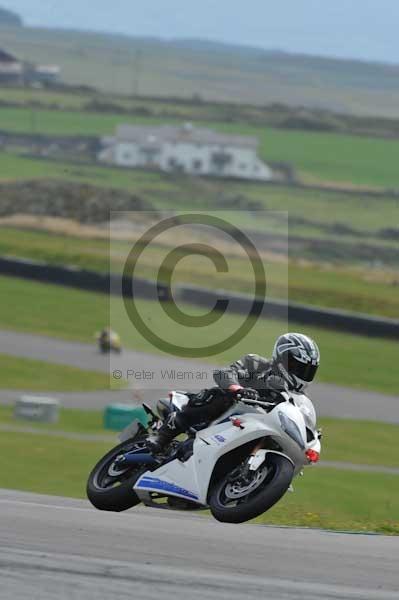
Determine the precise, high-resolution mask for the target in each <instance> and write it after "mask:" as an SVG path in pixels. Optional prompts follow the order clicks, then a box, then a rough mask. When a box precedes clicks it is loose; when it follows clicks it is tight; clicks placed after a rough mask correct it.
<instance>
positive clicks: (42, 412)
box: [14, 396, 60, 423]
mask: <svg viewBox="0 0 399 600" xmlns="http://www.w3.org/2000/svg"><path fill="white" fill-rule="evenodd" d="M59 413H60V403H59V401H58V400H56V399H55V398H44V397H41V396H22V397H21V398H19V399H17V400H16V402H15V406H14V417H15V418H16V419H23V420H25V421H39V422H40V423H57V421H58V419H59Z"/></svg>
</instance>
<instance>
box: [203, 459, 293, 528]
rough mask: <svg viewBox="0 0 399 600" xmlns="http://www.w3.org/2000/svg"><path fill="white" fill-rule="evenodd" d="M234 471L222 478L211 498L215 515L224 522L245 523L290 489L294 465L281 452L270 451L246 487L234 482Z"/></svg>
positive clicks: (264, 510) (210, 501)
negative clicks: (273, 452) (272, 452)
mask: <svg viewBox="0 0 399 600" xmlns="http://www.w3.org/2000/svg"><path fill="white" fill-rule="evenodd" d="M235 470H236V469H235ZM235 470H234V471H235ZM234 471H232V472H231V473H228V474H226V475H225V476H224V477H223V478H222V479H220V480H219V482H218V483H217V484H216V486H215V488H214V490H213V491H212V494H211V496H210V499H209V507H210V509H211V513H212V515H213V516H214V518H215V519H216V520H218V521H222V522H224V523H244V522H245V521H249V520H251V519H254V518H255V517H258V516H259V515H261V514H263V513H264V512H266V511H267V510H269V508H271V507H272V506H273V505H274V504H276V502H278V501H279V500H280V498H282V496H284V494H285V493H286V491H287V490H288V488H289V486H290V484H291V481H292V478H293V475H294V466H293V464H292V463H291V461H290V460H288V458H285V457H284V456H281V455H280V454H269V455H267V458H266V461H265V463H264V464H263V465H261V466H260V467H259V469H258V470H257V471H255V472H254V473H253V480H252V481H251V482H249V483H247V485H246V487H245V485H244V484H242V483H240V482H239V480H238V479H237V481H236V482H234V475H233V473H234ZM240 486H241V487H240Z"/></svg>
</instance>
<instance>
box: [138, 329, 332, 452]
mask: <svg viewBox="0 0 399 600" xmlns="http://www.w3.org/2000/svg"><path fill="white" fill-rule="evenodd" d="M319 364H320V352H319V349H318V347H317V344H316V343H315V342H314V341H313V340H312V339H311V338H309V337H307V336H305V335H302V334H299V333H287V334H285V335H282V336H280V337H279V338H278V339H277V341H276V343H275V346H274V350H273V356H272V359H271V360H268V359H266V358H263V357H261V356H259V355H258V354H247V355H246V356H244V357H243V358H240V359H239V360H237V361H236V362H234V363H232V364H231V365H230V366H229V367H227V368H224V369H218V370H216V371H214V380H215V383H216V384H217V385H218V387H216V388H212V389H210V390H203V391H202V392H200V393H199V394H195V395H194V394H192V395H190V400H189V402H188V404H187V405H186V406H185V407H184V408H183V409H182V410H181V411H180V412H178V413H176V412H173V413H171V414H170V415H168V417H167V418H166V420H165V422H164V423H163V425H162V427H161V428H160V429H159V430H158V432H157V433H156V434H155V436H151V437H150V440H149V441H150V445H151V447H152V450H153V451H154V452H161V451H162V450H163V449H164V448H165V447H166V446H167V445H168V444H169V443H170V442H171V441H172V440H173V438H174V437H175V436H176V435H178V434H179V433H183V432H184V431H187V430H188V429H189V428H190V427H192V426H194V425H196V426H200V425H201V426H206V425H208V424H209V423H210V422H211V421H213V420H215V419H217V418H218V417H219V416H220V415H222V414H223V413H224V412H225V411H226V410H228V409H229V408H230V407H231V406H232V405H233V404H234V403H235V402H236V401H238V400H239V399H240V397H245V398H247V399H249V400H257V399H259V398H263V399H265V400H267V401H268V402H276V403H278V402H279V401H281V392H283V391H289V390H291V391H297V392H302V391H304V389H305V388H306V387H307V385H308V384H309V383H310V382H311V381H313V379H314V377H315V375H316V372H317V369H318V366H319Z"/></svg>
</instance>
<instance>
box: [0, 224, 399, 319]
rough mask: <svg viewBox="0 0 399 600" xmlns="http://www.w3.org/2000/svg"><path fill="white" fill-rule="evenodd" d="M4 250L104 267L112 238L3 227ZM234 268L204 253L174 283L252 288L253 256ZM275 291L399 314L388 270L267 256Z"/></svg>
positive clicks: (153, 252) (117, 246)
mask: <svg viewBox="0 0 399 600" xmlns="http://www.w3.org/2000/svg"><path fill="white" fill-rule="evenodd" d="M0 232H1V236H0V254H1V255H10V256H18V257H28V258H30V259H36V260H43V261H45V262H48V263H50V264H63V265H76V266H79V267H82V268H88V269H93V270H98V271H109V268H110V260H109V241H108V239H95V238H90V237H76V236H73V235H61V234H52V233H47V232H42V231H32V230H29V229H17V228H13V227H1V228H0ZM130 247H131V243H130V242H113V243H112V252H113V260H112V269H113V270H117V271H122V269H123V264H124V258H123V257H124V256H126V255H127V253H128V251H129V249H130ZM167 251H169V248H166V247H164V246H158V245H156V244H153V245H152V246H151V248H150V249H149V250H148V251H147V252H146V253H145V254H144V255H143V259H142V260H141V261H140V262H139V265H138V269H137V275H138V276H141V277H147V278H149V279H154V278H155V277H156V275H157V273H156V268H157V266H158V265H160V264H161V262H162V260H163V258H164V256H165V253H166V252H167ZM228 262H229V273H227V274H226V275H223V276H221V275H220V274H217V273H216V272H215V269H214V267H213V264H212V263H210V262H208V261H204V260H201V259H197V260H196V259H194V258H193V259H190V260H186V261H182V262H181V263H180V264H179V266H178V268H177V269H176V271H175V274H174V279H173V281H174V283H182V282H184V283H192V284H196V285H202V286H204V287H217V288H223V289H231V290H234V291H239V292H247V293H251V292H252V290H253V274H252V273H250V272H249V271H248V269H247V260H246V259H241V258H239V257H238V258H234V257H231V256H230V257H228ZM265 267H266V271H267V280H268V295H269V297H275V298H279V297H282V298H284V297H285V296H286V295H287V283H288V294H289V298H290V300H291V301H296V302H303V303H309V304H314V305H320V306H327V307H334V308H340V309H346V310H354V311H358V312H365V313H370V314H375V315H385V316H388V317H392V318H397V317H398V316H399V301H398V293H397V289H396V286H395V285H394V282H395V281H396V276H395V275H394V274H393V273H392V274H391V275H389V274H387V276H386V278H385V280H384V279H382V280H381V281H378V280H376V281H375V280H374V281H372V285H370V272H369V270H368V269H362V270H360V269H358V270H356V269H354V268H349V267H345V268H343V267H341V268H338V267H335V268H334V267H333V266H332V265H331V266H323V265H319V264H317V263H316V264H312V265H301V264H300V263H299V262H296V261H291V262H290V263H289V267H288V282H287V268H286V265H285V264H281V262H273V261H271V262H270V261H267V260H265Z"/></svg>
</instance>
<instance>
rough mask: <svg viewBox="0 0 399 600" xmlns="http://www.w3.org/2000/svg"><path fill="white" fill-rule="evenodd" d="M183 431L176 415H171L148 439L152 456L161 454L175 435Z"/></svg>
mask: <svg viewBox="0 0 399 600" xmlns="http://www.w3.org/2000/svg"><path fill="white" fill-rule="evenodd" d="M184 429H185V428H184V427H183V426H182V424H181V422H180V420H179V418H178V415H177V413H175V412H173V413H171V414H170V415H168V417H167V418H166V420H165V421H164V423H163V424H162V425H161V427H160V428H159V429H158V431H156V432H154V433H153V434H151V435H150V436H149V437H148V445H149V449H150V450H151V452H152V453H153V454H160V453H162V452H163V451H164V450H165V449H166V447H167V446H169V444H170V443H171V442H172V440H173V439H174V438H175V437H176V436H177V435H179V434H180V433H183V432H184Z"/></svg>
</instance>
